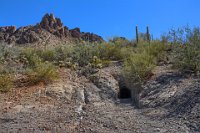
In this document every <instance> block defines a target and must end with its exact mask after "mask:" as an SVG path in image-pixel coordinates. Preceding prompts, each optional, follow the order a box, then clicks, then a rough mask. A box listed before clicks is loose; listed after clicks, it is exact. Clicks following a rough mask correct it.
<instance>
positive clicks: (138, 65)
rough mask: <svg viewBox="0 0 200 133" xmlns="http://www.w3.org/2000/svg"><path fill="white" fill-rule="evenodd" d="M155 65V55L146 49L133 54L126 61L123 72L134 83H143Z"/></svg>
mask: <svg viewBox="0 0 200 133" xmlns="http://www.w3.org/2000/svg"><path fill="white" fill-rule="evenodd" d="M154 66H155V57H153V56H151V55H149V54H148V53H147V52H146V51H144V52H142V53H134V54H132V55H131V56H130V57H129V58H128V59H127V60H126V61H125V62H124V68H123V74H124V77H125V79H126V80H127V81H128V82H131V83H132V84H142V83H143V82H144V81H145V80H146V79H147V78H148V77H149V76H151V74H152V73H151V71H152V69H153V68H154Z"/></svg>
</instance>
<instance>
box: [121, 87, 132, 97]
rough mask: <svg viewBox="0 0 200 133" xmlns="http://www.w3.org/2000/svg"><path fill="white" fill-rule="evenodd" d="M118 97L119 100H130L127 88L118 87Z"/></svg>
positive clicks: (129, 92)
mask: <svg viewBox="0 0 200 133" xmlns="http://www.w3.org/2000/svg"><path fill="white" fill-rule="evenodd" d="M118 97H119V98H120V99H128V98H131V91H130V90H129V89H128V88H127V87H125V86H123V87H120V90H119V94H118Z"/></svg>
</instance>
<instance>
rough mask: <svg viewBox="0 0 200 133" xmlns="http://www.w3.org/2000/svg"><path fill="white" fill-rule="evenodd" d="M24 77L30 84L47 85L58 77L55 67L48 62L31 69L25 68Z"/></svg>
mask: <svg viewBox="0 0 200 133" xmlns="http://www.w3.org/2000/svg"><path fill="white" fill-rule="evenodd" d="M26 75H27V77H28V79H27V82H28V83H30V84H37V83H39V82H43V83H49V82H52V81H53V80H55V79H57V78H58V77H59V75H58V72H57V69H56V67H55V66H54V65H53V64H52V63H49V62H40V63H38V64H36V65H35V67H33V68H27V70H26Z"/></svg>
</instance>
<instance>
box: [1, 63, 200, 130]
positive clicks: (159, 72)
mask: <svg viewBox="0 0 200 133" xmlns="http://www.w3.org/2000/svg"><path fill="white" fill-rule="evenodd" d="M119 69H120V67H118V66H111V67H108V68H105V69H103V70H102V73H101V76H100V77H101V78H100V80H99V81H100V82H98V83H96V82H94V83H92V82H91V81H90V80H88V79H86V78H85V77H84V76H78V75H77V74H76V73H74V72H72V71H70V70H68V69H61V70H60V73H61V76H62V78H61V80H58V81H56V82H55V83H53V84H51V85H43V84H40V85H38V86H34V87H29V88H25V87H24V88H15V89H14V90H13V91H12V92H9V93H7V94H0V132H1V133H7V132H20V133H21V132H22V133H27V132H36V133H37V132H44V133H46V132H56V133H79V132H86V133H134V132H136V133H189V132H192V133H195V132H196V133H198V132H199V131H200V128H199V127H200V124H199V123H200V117H199V114H200V112H199V110H200V106H199V103H200V101H199V90H200V82H199V79H198V78H194V77H184V76H182V75H180V74H179V73H177V72H176V71H171V70H170V68H169V67H168V66H159V67H158V68H156V69H155V72H154V73H155V75H154V77H153V78H152V79H151V80H150V81H149V82H148V83H147V84H146V86H145V90H144V92H143V93H142V94H141V102H142V104H143V107H142V109H135V108H134V106H132V105H131V101H130V99H121V100H120V99H118V98H117V93H118V91H119V85H118V81H117V80H116V79H115V78H114V77H113V75H115V72H118V71H119Z"/></svg>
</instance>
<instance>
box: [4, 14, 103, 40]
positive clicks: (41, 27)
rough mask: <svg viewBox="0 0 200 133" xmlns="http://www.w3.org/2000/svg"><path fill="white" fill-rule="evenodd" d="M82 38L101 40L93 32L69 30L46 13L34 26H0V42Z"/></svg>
mask: <svg viewBox="0 0 200 133" xmlns="http://www.w3.org/2000/svg"><path fill="white" fill-rule="evenodd" d="M49 39H50V40H54V41H55V40H59V41H62V40H67V41H72V40H84V41H89V42H103V41H104V40H103V38H102V37H101V36H98V35H96V34H93V33H89V32H87V33H84V32H81V31H80V28H75V29H71V30H69V29H68V27H66V26H64V25H63V23H62V21H61V20H60V19H59V18H55V17H54V15H53V14H46V15H44V17H43V18H42V21H41V22H40V23H38V24H36V25H34V26H32V25H31V26H25V27H20V28H18V29H16V27H15V26H7V27H0V42H4V43H8V44H27V43H40V42H44V41H46V40H49Z"/></svg>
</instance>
